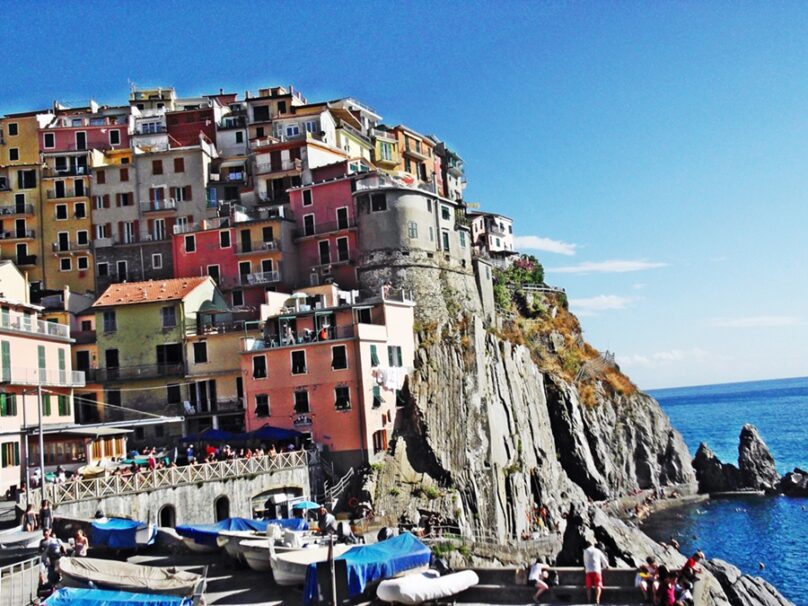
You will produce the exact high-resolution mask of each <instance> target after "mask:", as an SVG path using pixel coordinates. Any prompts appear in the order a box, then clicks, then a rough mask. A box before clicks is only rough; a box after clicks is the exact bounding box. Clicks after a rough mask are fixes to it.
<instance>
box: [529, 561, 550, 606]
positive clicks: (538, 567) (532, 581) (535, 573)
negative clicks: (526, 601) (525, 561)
mask: <svg viewBox="0 0 808 606" xmlns="http://www.w3.org/2000/svg"><path fill="white" fill-rule="evenodd" d="M546 571H549V567H548V566H547V564H545V563H544V560H543V559H542V558H536V561H535V562H533V564H532V565H531V566H530V570H529V571H528V573H527V584H528V585H530V586H531V587H535V588H536V593H535V594H533V601H534V602H536V603H537V604H538V603H539V596H540V595H541V594H543V593H544V592H545V591H547V590H548V589H550V586H549V585H548V584H547V583H545V581H544V573H545V572H546Z"/></svg>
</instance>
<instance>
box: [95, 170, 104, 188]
mask: <svg viewBox="0 0 808 606" xmlns="http://www.w3.org/2000/svg"><path fill="white" fill-rule="evenodd" d="M95 182H96V183H97V184H98V185H104V184H105V183H106V182H107V173H106V171H104V170H97V171H95Z"/></svg>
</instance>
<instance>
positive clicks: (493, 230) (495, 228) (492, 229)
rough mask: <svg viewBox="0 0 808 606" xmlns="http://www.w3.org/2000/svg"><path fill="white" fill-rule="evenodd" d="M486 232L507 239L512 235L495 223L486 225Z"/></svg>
mask: <svg viewBox="0 0 808 606" xmlns="http://www.w3.org/2000/svg"><path fill="white" fill-rule="evenodd" d="M485 231H487V232H488V233H489V234H491V235H494V236H502V237H506V236H508V235H510V234H508V231H507V230H506V229H504V228H502V227H500V226H499V225H496V224H494V223H489V224H488V225H486V227H485Z"/></svg>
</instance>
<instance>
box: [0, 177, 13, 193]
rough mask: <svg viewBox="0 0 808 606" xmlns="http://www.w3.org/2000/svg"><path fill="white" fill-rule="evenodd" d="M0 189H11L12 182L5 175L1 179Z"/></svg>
mask: <svg viewBox="0 0 808 606" xmlns="http://www.w3.org/2000/svg"><path fill="white" fill-rule="evenodd" d="M0 191H11V183H9V181H8V179H6V178H5V177H3V178H2V179H0Z"/></svg>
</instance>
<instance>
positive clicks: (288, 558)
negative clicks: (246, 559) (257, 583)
mask: <svg viewBox="0 0 808 606" xmlns="http://www.w3.org/2000/svg"><path fill="white" fill-rule="evenodd" d="M351 547H354V546H353V545H334V557H335V558H336V557H338V556H341V555H342V554H343V553H345V552H346V551H348V550H349V549H351ZM327 559H328V547H308V548H303V549H296V550H294V551H288V552H286V553H281V552H280V551H278V550H276V549H275V545H273V544H272V543H270V544H269V562H270V566H271V567H272V576H273V577H274V579H275V583H277V584H278V585H282V586H286V587H288V586H291V585H302V584H303V582H304V581H305V580H306V571H307V570H308V568H309V564H314V563H316V562H325V561H326V560H327Z"/></svg>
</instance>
